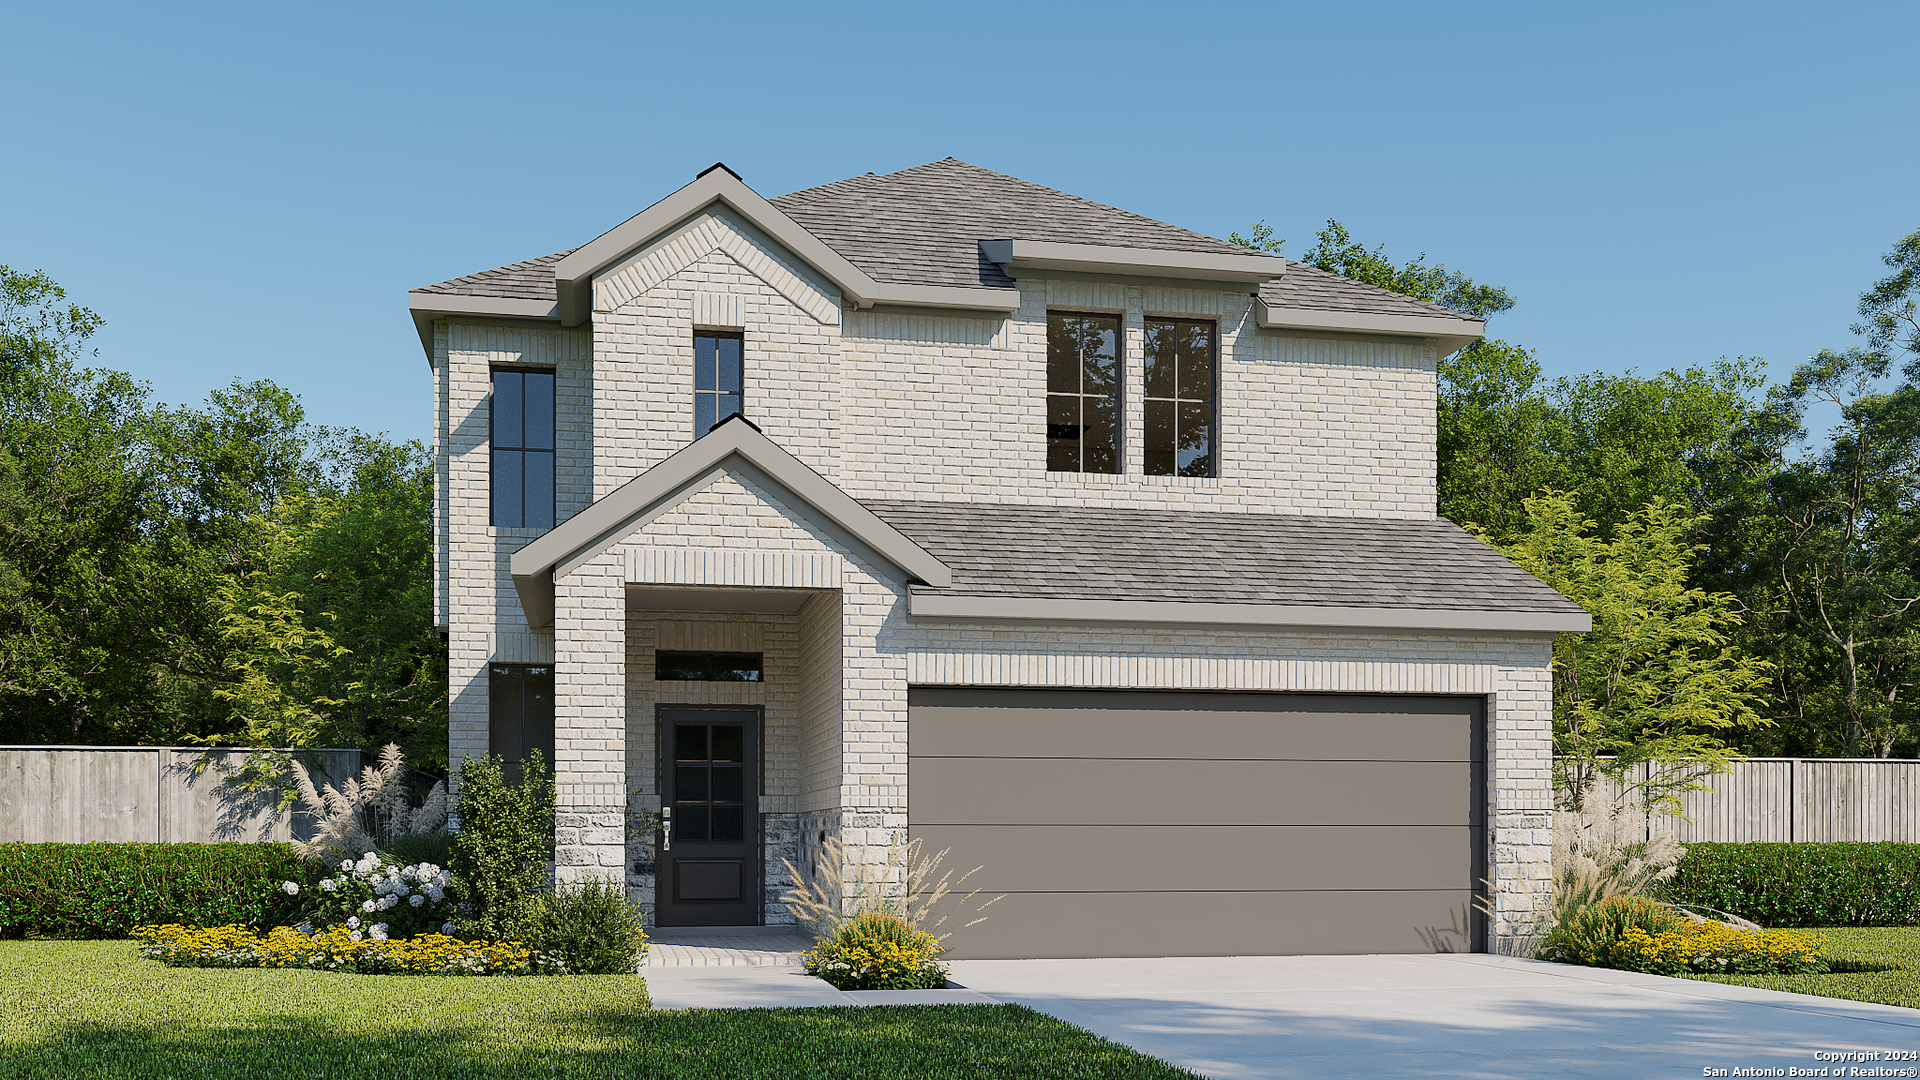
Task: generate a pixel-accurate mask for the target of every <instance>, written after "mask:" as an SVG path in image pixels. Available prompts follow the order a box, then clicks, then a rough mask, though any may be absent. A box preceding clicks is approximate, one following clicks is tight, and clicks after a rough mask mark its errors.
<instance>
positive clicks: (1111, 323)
mask: <svg viewBox="0 0 1920 1080" xmlns="http://www.w3.org/2000/svg"><path fill="white" fill-rule="evenodd" d="M1119 418H1120V316H1118V315H1087V314H1080V313H1077V312H1069V311H1050V312H1048V313H1047V470H1048V471H1049V472H1091V473H1114V472H1119V471H1120V421H1119Z"/></svg>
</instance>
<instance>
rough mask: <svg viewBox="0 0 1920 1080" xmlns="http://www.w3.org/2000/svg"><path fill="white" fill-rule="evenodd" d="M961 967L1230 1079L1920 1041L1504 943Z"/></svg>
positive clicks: (1710, 1062) (1919, 1035)
mask: <svg viewBox="0 0 1920 1080" xmlns="http://www.w3.org/2000/svg"><path fill="white" fill-rule="evenodd" d="M952 978H953V981H954V982H956V983H959V984H962V985H964V986H966V987H967V988H968V989H971V990H976V991H980V992H981V993H983V994H985V995H986V996H988V997H991V998H993V999H995V1000H997V1001H1012V1002H1018V1003H1020V1004H1022V1005H1026V1006H1028V1007H1030V1008H1033V1009H1037V1010H1039V1011H1041V1012H1044V1013H1047V1014H1048V1015H1050V1016H1056V1017H1059V1018H1060V1019H1062V1020H1065V1021H1067V1022H1068V1023H1070V1024H1074V1025H1076V1026H1078V1027H1083V1028H1086V1029H1087V1030H1089V1031H1092V1032H1094V1033H1095V1034H1098V1035H1102V1036H1105V1037H1106V1038H1109V1039H1112V1040H1114V1041H1115V1042H1120V1043H1125V1044H1126V1045H1128V1046H1131V1047H1134V1048H1135V1049H1137V1050H1140V1051H1142V1052H1143V1053H1148V1054H1152V1055H1153V1056H1155V1057H1158V1058H1162V1059H1164V1060H1167V1061H1171V1062H1173V1063H1174V1064H1177V1065H1182V1066H1185V1067H1186V1068H1189V1069H1192V1070H1194V1071H1195V1072H1199V1073H1201V1074H1203V1075H1206V1076H1210V1077H1216V1078H1219V1080H1241V1078H1248V1077H1301V1078H1305V1077H1313V1078H1315V1080H1325V1078H1327V1077H1335V1078H1341V1077H1368V1078H1376V1077H1471V1078H1475V1080H1505V1078H1516V1080H1517V1078H1521V1077H1526V1078H1534V1077H1548V1076H1551V1077H1582V1078H1586V1077H1592V1078H1604V1080H1635V1078H1664V1077H1683V1076H1687V1077H1693V1076H1703V1075H1721V1076H1727V1075H1734V1076H1738V1075H1741V1074H1740V1073H1738V1072H1735V1071H1733V1070H1735V1069H1737V1068H1741V1067H1746V1068H1758V1069H1767V1068H1773V1069H1779V1070H1780V1072H1779V1073H1776V1074H1771V1075H1783V1076H1784V1075H1788V1069H1789V1067H1797V1068H1799V1069H1803V1070H1805V1069H1820V1068H1823V1067H1828V1062H1825V1061H1821V1060H1817V1059H1816V1058H1815V1056H1814V1055H1815V1052H1816V1051H1840V1050H1868V1051H1874V1050H1879V1051H1886V1050H1896V1051H1906V1052H1914V1051H1920V1010H1913V1009H1901V1008H1895V1007H1893V1006H1890V1005H1870V1004H1864V1003H1861V1002H1852V1001H1837V1000H1834V999H1831V998H1816V997H1804V996H1801V995H1798V994H1782V993H1776V992H1774V991H1769V990H1752V989H1748V988H1746V987H1737V986H1722V985H1719V984H1716V983H1700V982H1692V981H1689V980H1684V979H1666V978H1661V977H1659V976H1656V975H1637V974H1634V973H1632V972H1621V971H1604V970H1598V969H1593V968H1577V967H1570V966H1567V965H1562V964H1546V963H1538V962H1535V961H1530V960H1516V959H1513V958H1510V957H1501V956H1483V955H1472V956H1467V955H1462V956H1279V957H1218V958H1189V959H1156V960H962V961H956V962H955V963H954V965H953V976H952ZM1916 1065H1920V1062H1916V1061H1911V1060H1908V1061H1891V1062H1889V1061H1884V1060H1883V1061H1881V1062H1877V1063H1874V1062H1870V1063H1867V1064H1865V1065H1864V1066H1855V1067H1861V1068H1866V1069H1872V1068H1876V1067H1878V1068H1894V1069H1900V1070H1905V1069H1907V1068H1911V1067H1914V1066H1916ZM1847 1067H1849V1066H1842V1067H1841V1071H1839V1072H1836V1073H1834V1074H1833V1075H1837V1076H1846V1075H1876V1074H1873V1073H1864V1074H1850V1073H1848V1072H1846V1071H1845V1070H1846V1068H1847ZM1705 1069H1726V1070H1728V1072H1726V1073H1717V1074H1716V1073H1708V1072H1703V1070H1705ZM1759 1075H1769V1074H1766V1073H1761V1074H1759ZM1803 1075H1804V1074H1803ZM1816 1075H1818V1074H1816ZM1878 1075H1909V1076H1911V1075H1914V1074H1913V1073H1908V1072H1904V1071H1902V1072H1890V1073H1885V1074H1878Z"/></svg>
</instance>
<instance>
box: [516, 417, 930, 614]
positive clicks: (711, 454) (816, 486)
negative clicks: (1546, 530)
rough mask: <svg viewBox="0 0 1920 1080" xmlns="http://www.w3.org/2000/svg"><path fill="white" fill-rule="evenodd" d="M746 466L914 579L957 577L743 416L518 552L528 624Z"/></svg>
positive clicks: (519, 589) (522, 601)
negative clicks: (586, 570)
mask: <svg viewBox="0 0 1920 1080" xmlns="http://www.w3.org/2000/svg"><path fill="white" fill-rule="evenodd" d="M742 465H744V466H746V467H747V468H748V469H751V470H753V471H754V472H756V473H757V474H758V477H756V479H762V478H763V479H764V480H765V481H766V482H767V484H766V485H765V486H772V487H776V488H778V489H780V490H783V491H786V492H788V493H790V494H792V495H793V496H794V500H795V502H796V504H798V505H800V506H802V507H804V508H806V509H807V510H809V511H810V512H811V513H812V514H815V515H817V516H818V517H819V519H820V520H821V521H822V522H823V523H825V524H828V525H830V526H831V527H833V528H834V529H835V530H837V531H839V532H841V533H843V534H844V535H846V536H847V537H848V538H849V539H851V540H854V541H857V542H858V543H859V544H861V545H863V546H865V547H866V548H868V549H869V550H871V551H873V552H874V553H875V554H876V555H878V556H880V557H881V558H882V559H884V560H886V561H887V562H889V563H892V564H893V565H894V566H896V567H898V568H899V569H900V570H901V571H902V572H903V573H904V574H906V575H907V576H908V577H910V578H913V579H917V580H919V581H923V582H926V583H928V584H931V585H937V586H945V585H946V584H948V582H949V581H951V580H952V572H951V571H950V570H948V569H947V566H946V564H945V563H943V562H941V561H940V560H939V559H937V558H935V557H934V556H933V555H931V554H929V553H928V552H927V550H926V549H925V548H922V547H921V546H920V545H918V544H916V543H914V542H913V541H912V540H909V539H908V538H907V537H906V536H904V535H903V534H901V533H900V531H899V530H897V529H895V528H894V527H893V526H891V525H889V524H887V523H886V522H885V521H883V520H881V519H880V518H879V517H877V516H875V515H874V513H873V512H872V511H870V510H868V509H867V508H866V507H864V506H862V505H860V503H858V502H856V501H855V500H854V499H853V497H852V496H850V495H848V494H847V493H846V492H844V491H841V490H840V489H839V488H837V487H835V486H834V485H833V484H832V483H831V482H830V481H828V480H827V479H826V478H825V477H823V476H821V475H820V474H819V473H817V472H814V471H813V470H812V469H810V468H808V467H807V466H806V464H805V463H804V462H802V461H801V460H800V459H799V458H796V457H794V456H793V455H792V454H789V453H787V452H786V451H785V450H782V449H781V448H780V447H779V446H777V445H775V444H774V442H773V440H771V439H769V438H767V437H766V436H765V435H762V434H761V433H760V429H759V428H756V427H754V426H753V424H752V423H751V422H749V421H748V420H746V418H744V417H740V416H735V417H732V418H730V419H728V420H725V421H722V422H721V423H720V424H719V425H718V426H716V427H715V428H714V429H713V430H711V431H709V432H707V433H706V434H705V435H702V436H701V437H700V438H698V439H695V440H694V441H693V442H692V443H690V444H689V445H687V446H685V447H683V448H681V449H680V450H679V451H678V452H676V453H675V454H674V455H673V456H672V457H669V458H667V459H666V460H665V461H662V462H661V463H659V464H658V465H655V466H654V467H653V468H651V469H648V470H647V471H646V472H643V473H641V474H640V475H639V476H636V477H634V478H633V479H632V480H629V481H627V482H626V483H625V484H622V485H621V486H620V487H618V488H615V489H614V490H613V491H611V492H609V493H608V494H607V495H606V496H604V497H602V498H601V499H599V500H597V501H596V502H594V504H593V505H592V506H589V507H587V508H586V509H585V510H582V511H581V512H580V513H578V514H575V515H574V516H573V517H570V518H568V519H567V520H566V521H564V522H562V523H560V525H559V526H558V527H556V528H554V529H553V530H552V531H550V532H548V533H546V534H545V535H544V536H541V537H539V538H538V539H536V540H534V541H533V542H532V543H529V544H528V545H526V546H525V547H523V548H521V549H520V550H519V551H516V552H514V553H513V558H512V560H511V571H512V574H513V585H514V591H515V592H517V593H519V595H520V606H521V609H522V610H524V611H525V612H526V615H527V625H529V626H535V627H538V626H545V625H547V624H549V623H551V622H552V621H553V582H554V579H555V578H556V577H564V576H565V575H566V574H568V573H570V572H571V571H572V570H573V569H574V568H576V567H578V566H580V565H582V564H583V563H585V562H586V561H588V560H590V559H592V558H594V557H595V556H597V555H599V554H600V553H601V552H604V551H606V550H607V549H608V548H611V547H613V546H614V545H615V544H618V543H620V542H621V541H623V540H624V539H626V538H627V537H628V536H631V535H632V534H633V533H634V532H636V531H638V530H639V529H641V528H644V527H645V526H646V525H647V524H648V523H649V522H650V521H652V520H653V519H654V518H656V517H658V516H660V515H661V514H663V513H665V512H666V511H668V510H671V509H672V508H673V507H674V506H677V505H679V504H680V503H681V502H682V501H684V500H685V499H686V498H687V497H688V496H689V495H691V494H693V493H694V492H696V491H698V490H700V489H702V488H704V487H705V486H706V484H707V483H708V482H709V481H710V480H711V479H712V478H713V477H714V476H715V475H716V474H717V473H718V472H720V471H722V470H724V469H727V468H732V467H738V466H742Z"/></svg>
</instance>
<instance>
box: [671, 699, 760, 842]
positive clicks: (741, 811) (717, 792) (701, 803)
mask: <svg viewBox="0 0 1920 1080" xmlns="http://www.w3.org/2000/svg"><path fill="white" fill-rule="evenodd" d="M745 734H746V729H745V728H744V727H742V726H741V725H739V724H676V725H674V731H673V746H674V751H673V757H674V761H673V792H674V794H673V819H674V820H673V832H674V837H675V839H679V840H689V841H695V840H700V841H713V842H716V843H731V842H736V841H739V840H740V839H742V838H743V837H745V835H746V814H747V807H746V764H745V763H746V760H747V757H746V743H745V739H744V736H745Z"/></svg>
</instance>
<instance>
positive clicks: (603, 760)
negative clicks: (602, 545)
mask: <svg viewBox="0 0 1920 1080" xmlns="http://www.w3.org/2000/svg"><path fill="white" fill-rule="evenodd" d="M553 606H554V615H553V630H554V663H553V747H554V749H553V758H554V761H553V764H554V790H555V795H556V801H557V803H558V806H557V818H556V821H555V826H556V827H555V830H554V852H553V862H554V876H555V878H556V879H557V880H559V881H563V882H567V881H586V880H589V879H601V880H607V881H615V882H624V881H625V879H626V870H625V868H626V855H627V847H626V843H627V839H626V772H627V709H626V692H627V688H626V681H627V663H626V633H627V628H626V625H627V612H626V565H625V563H624V561H622V560H621V559H620V558H619V556H618V555H617V554H616V553H608V554H604V555H601V556H600V557H599V558H597V559H595V560H593V561H592V562H589V563H588V564H586V565H585V566H582V567H580V568H579V569H577V570H575V571H573V572H572V573H571V574H568V575H566V576H565V577H562V578H561V579H560V580H559V581H556V582H555V583H554V587H553Z"/></svg>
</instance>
